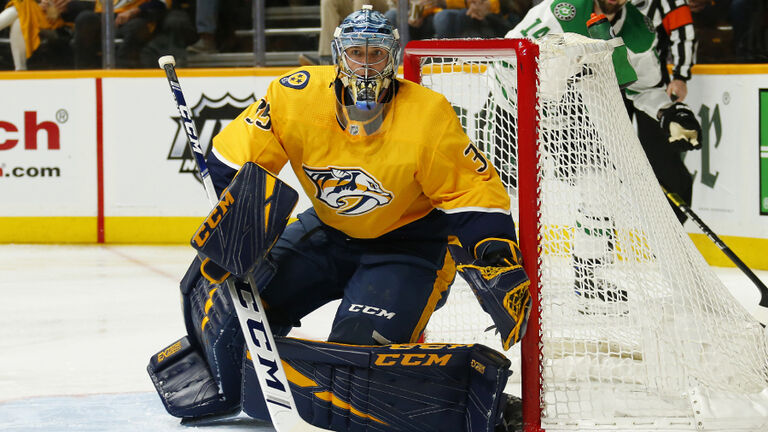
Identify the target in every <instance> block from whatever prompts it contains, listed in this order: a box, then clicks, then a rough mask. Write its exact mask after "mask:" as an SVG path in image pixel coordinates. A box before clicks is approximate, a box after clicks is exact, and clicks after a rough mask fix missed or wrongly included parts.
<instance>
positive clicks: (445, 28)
mask: <svg viewBox="0 0 768 432" xmlns="http://www.w3.org/2000/svg"><path fill="white" fill-rule="evenodd" d="M441 3H448V4H449V6H448V7H449V8H448V9H445V8H444V9H443V10H441V11H439V12H437V13H436V14H435V21H434V26H435V37H436V38H439V39H443V38H450V37H459V38H494V37H504V35H505V34H507V32H508V31H510V30H512V29H513V28H514V27H515V25H517V23H519V22H520V20H521V19H522V17H523V15H524V12H523V14H519V12H518V11H517V8H518V7H519V6H518V5H517V3H516V2H515V1H513V0H466V1H464V0H459V1H444V2H441ZM462 3H466V7H464V8H460V9H453V8H451V7H452V6H453V5H458V6H462Z"/></svg>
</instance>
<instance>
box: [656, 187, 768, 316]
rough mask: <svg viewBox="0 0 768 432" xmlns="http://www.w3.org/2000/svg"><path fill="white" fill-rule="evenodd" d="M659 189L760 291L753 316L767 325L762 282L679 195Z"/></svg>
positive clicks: (767, 292)
mask: <svg viewBox="0 0 768 432" xmlns="http://www.w3.org/2000/svg"><path fill="white" fill-rule="evenodd" d="M661 189H662V190H663V191H664V194H666V195H667V198H668V199H669V200H670V201H671V202H672V204H674V205H675V206H676V207H677V208H679V209H680V211H682V212H683V213H685V215H686V216H688V217H690V218H691V220H692V221H693V222H694V223H696V225H697V226H698V227H699V229H701V231H703V232H704V234H705V235H706V236H707V237H709V239H710V240H712V242H713V243H714V244H715V246H717V247H718V248H720V250H721V251H723V253H724V254H725V256H727V257H728V258H729V259H730V260H731V261H733V263H734V264H736V267H738V268H739V270H741V271H742V272H744V274H746V275H747V277H748V278H749V280H751V281H752V283H754V284H755V286H756V287H757V289H758V291H760V303H759V304H758V307H757V309H756V310H755V312H754V313H753V315H754V316H755V318H757V320H758V321H760V324H762V325H763V327H765V326H766V325H768V288H766V286H765V284H764V283H763V281H761V280H760V278H758V277H757V275H755V273H753V272H752V270H750V269H749V267H747V265H746V264H744V261H742V260H741V259H740V258H739V257H738V256H736V254H735V253H733V251H732V250H731V249H730V248H729V247H728V246H727V245H726V244H725V243H724V242H723V241H722V240H721V239H720V237H718V236H717V234H715V232H714V231H712V230H711V229H710V228H709V227H708V226H707V224H705V223H704V221H703V220H701V218H700V217H699V216H698V215H697V214H696V213H694V212H693V210H692V209H691V207H690V206H689V205H688V204H687V203H686V202H685V200H683V199H682V198H681V197H680V195H678V194H676V193H674V192H669V191H667V190H666V189H665V188H664V187H662V188H661Z"/></svg>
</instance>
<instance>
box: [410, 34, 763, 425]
mask: <svg viewBox="0 0 768 432" xmlns="http://www.w3.org/2000/svg"><path fill="white" fill-rule="evenodd" d="M611 52H612V46H611V45H610V44H609V43H608V42H606V41H596V40H592V39H587V38H584V37H581V36H578V35H573V34H565V35H552V36H547V37H545V38H543V39H542V40H540V41H539V42H536V43H534V42H532V41H528V40H515V39H500V40H488V39H486V40H476V39H475V40H429V41H413V42H411V43H409V44H408V46H407V47H406V49H405V57H404V73H405V78H406V79H409V80H412V81H416V82H419V83H421V84H422V85H424V86H426V87H429V88H432V89H433V90H435V91H437V92H440V93H442V94H444V95H445V97H446V98H447V99H448V101H449V102H450V103H451V104H452V105H453V107H454V109H455V111H456V113H457V115H458V116H459V118H460V120H461V123H462V125H463V126H464V128H465V130H466V132H467V135H468V136H469V137H470V139H471V140H472V141H473V142H474V143H475V145H476V146H477V147H478V148H480V149H481V150H482V151H483V152H484V154H485V155H486V157H487V158H488V159H490V160H491V161H492V163H493V165H494V166H495V167H496V169H497V171H498V172H499V175H500V176H501V178H502V181H503V182H504V183H505V186H506V187H507V189H508V192H509V194H510V197H511V199H512V208H511V211H512V214H513V216H515V220H516V221H517V223H518V230H519V239H520V247H521V250H522V254H523V259H524V266H525V269H526V271H527V273H528V276H529V278H530V279H531V291H532V293H531V294H532V297H533V308H532V311H531V315H530V319H529V323H528V330H527V333H526V335H525V337H524V339H523V341H522V343H521V344H519V345H520V348H519V351H518V352H520V354H515V353H514V350H515V349H517V348H518V347H513V349H512V350H510V352H509V353H507V354H508V355H510V357H512V358H513V364H515V363H516V362H515V361H514V357H516V356H517V355H520V357H521V361H520V364H521V368H520V370H519V371H514V373H513V378H512V379H511V384H510V385H509V386H508V389H511V391H512V392H513V393H514V392H515V391H514V390H515V386H518V385H520V390H519V391H520V392H521V395H522V398H523V416H524V422H525V430H526V431H528V432H531V431H540V430H583V431H598V430H612V431H618V430H626V431H659V430H664V431H677V430H690V431H742V430H743V431H766V430H768V347H767V345H768V344H767V341H766V339H767V338H766V333H765V332H764V330H763V328H762V327H761V326H760V325H759V324H758V322H757V321H755V320H754V319H753V318H752V317H751V316H750V315H749V314H748V313H747V312H746V310H745V309H744V308H743V307H742V306H741V305H740V304H739V303H738V301H737V300H735V299H734V298H733V297H732V296H731V295H730V293H729V292H728V290H727V289H726V287H725V286H724V285H723V284H722V283H721V282H720V281H719V279H718V278H717V276H716V275H715V274H714V272H713V271H712V270H711V269H710V268H709V265H708V264H707V263H706V262H705V261H704V259H703V258H702V256H701V255H700V254H699V252H698V251H697V250H696V248H695V247H694V245H693V243H692V242H691V240H690V239H689V237H688V235H687V234H686V233H685V231H684V230H683V229H682V227H681V225H680V223H679V222H678V220H677V219H676V217H675V216H674V213H673V211H672V209H671V208H670V206H669V204H668V203H667V201H666V199H665V197H664V195H663V193H662V191H661V189H660V187H659V184H658V182H657V181H656V179H655V177H654V174H653V172H652V170H651V167H650V165H649V164H648V162H647V159H646V157H645V154H644V153H643V150H642V147H641V146H640V143H639V141H638V140H637V137H636V134H635V131H634V129H633V126H632V124H631V121H630V120H629V117H628V116H627V114H626V110H625V106H624V103H623V101H622V97H621V93H620V90H619V88H618V85H617V83H616V78H615V74H614V71H613V65H612V62H611ZM458 279H460V278H457V282H456V283H455V284H454V286H453V288H452V289H451V293H450V296H449V298H448V300H447V302H446V304H445V306H443V307H442V308H440V309H439V310H437V311H436V312H435V313H434V314H433V317H432V318H431V320H430V323H429V325H428V326H427V328H426V332H425V338H426V341H428V342H429V341H434V342H455V343H483V344H486V345H488V346H491V347H494V348H496V349H498V350H499V351H502V349H501V345H500V343H499V340H498V339H499V336H498V335H497V334H494V333H493V331H488V328H489V327H490V326H491V321H490V319H489V318H488V317H487V316H486V314H485V313H484V312H482V310H481V308H480V306H479V305H478V304H477V301H476V300H475V299H474V296H473V294H472V293H471V291H469V288H468V287H467V286H466V284H464V283H463V281H458ZM518 376H521V380H522V384H518V383H516V382H514V381H512V380H513V379H514V378H515V377H518Z"/></svg>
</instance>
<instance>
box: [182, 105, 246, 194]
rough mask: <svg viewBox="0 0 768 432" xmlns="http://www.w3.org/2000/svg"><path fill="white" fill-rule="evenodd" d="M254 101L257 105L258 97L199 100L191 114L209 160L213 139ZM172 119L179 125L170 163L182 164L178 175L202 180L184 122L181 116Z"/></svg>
mask: <svg viewBox="0 0 768 432" xmlns="http://www.w3.org/2000/svg"><path fill="white" fill-rule="evenodd" d="M254 102H256V96H254V95H253V94H251V95H250V96H246V97H245V98H243V99H237V98H235V97H234V96H232V95H230V94H229V93H227V94H225V95H224V96H222V97H221V98H219V99H211V98H209V97H208V96H206V95H202V96H201V97H200V101H199V102H198V103H197V105H195V106H194V107H192V108H191V111H192V117H193V119H194V123H195V128H196V129H197V133H198V134H199V136H198V137H197V139H198V145H199V146H200V149H201V150H202V152H203V154H204V155H206V157H207V156H208V153H210V151H211V148H212V144H213V137H214V136H216V134H218V133H219V132H220V131H221V129H223V128H224V127H225V126H226V125H227V124H229V123H230V122H231V121H232V120H234V119H235V118H237V116H238V115H240V113H241V112H242V111H243V110H244V109H245V108H247V107H248V106H249V105H250V104H252V103H254ZM171 118H172V119H173V120H174V121H175V122H176V125H177V126H176V135H175V137H174V139H173V145H172V146H171V151H170V153H169V154H168V160H178V161H181V165H180V166H179V172H180V173H189V174H193V175H194V176H195V178H197V180H198V181H200V174H199V173H198V172H197V168H196V166H195V159H194V156H193V155H192V151H191V150H190V149H189V146H188V145H187V134H186V133H185V132H184V121H183V119H182V118H181V117H179V116H176V117H171Z"/></svg>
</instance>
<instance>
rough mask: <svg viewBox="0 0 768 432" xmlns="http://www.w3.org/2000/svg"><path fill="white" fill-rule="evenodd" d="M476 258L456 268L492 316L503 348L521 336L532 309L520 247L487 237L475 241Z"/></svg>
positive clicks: (509, 345) (508, 241)
mask: <svg viewBox="0 0 768 432" xmlns="http://www.w3.org/2000/svg"><path fill="white" fill-rule="evenodd" d="M474 255H475V259H474V260H473V261H472V263H471V264H461V265H459V266H458V267H457V270H458V271H459V273H460V274H461V276H462V277H463V278H464V280H466V281H467V283H468V284H469V286H470V288H472V292H474V293H475V297H476V298H477V300H478V302H479V303H480V306H482V308H483V310H484V311H485V312H486V313H488V315H490V316H491V319H492V320H493V323H494V324H495V325H496V329H497V330H498V331H499V333H500V335H501V343H502V345H503V347H504V349H505V350H508V349H509V348H510V347H511V346H512V345H514V344H516V343H517V342H519V341H520V339H522V337H523V335H524V334H525V328H526V326H527V324H528V315H529V313H530V310H531V294H530V292H529V291H528V287H529V285H530V284H531V282H530V281H529V280H528V276H527V275H526V274H525V270H523V266H522V264H521V263H522V260H521V258H520V250H519V249H518V248H517V244H515V242H513V241H511V240H505V239H497V238H489V239H485V240H482V241H480V242H478V243H477V245H476V246H475V251H474Z"/></svg>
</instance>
